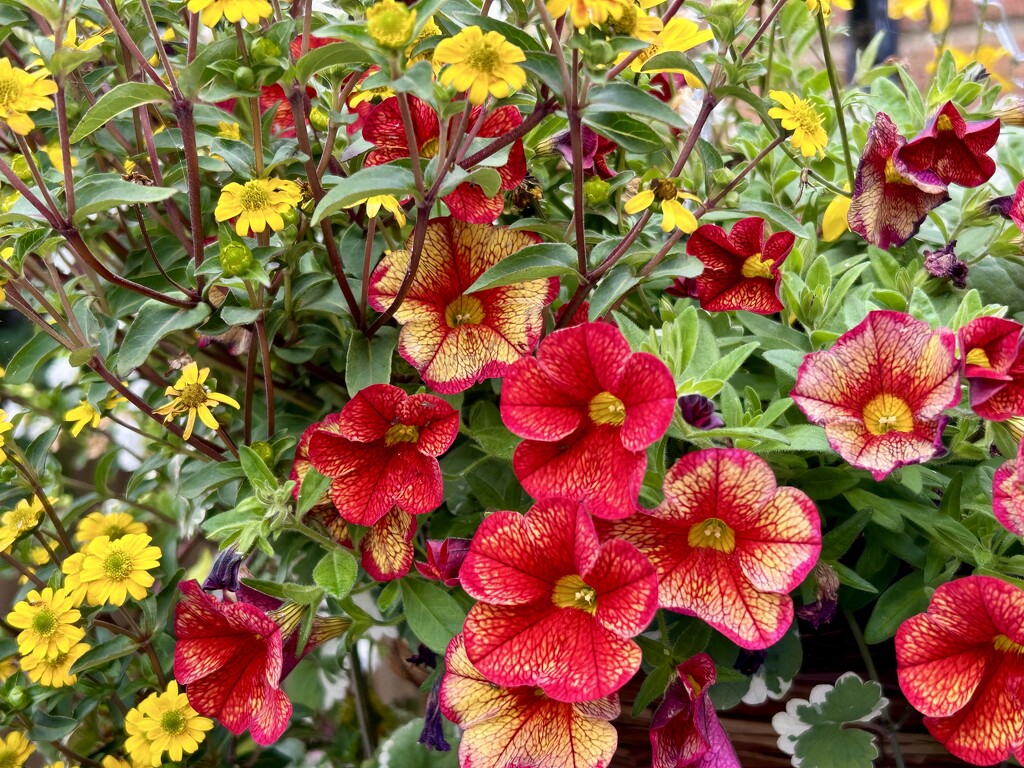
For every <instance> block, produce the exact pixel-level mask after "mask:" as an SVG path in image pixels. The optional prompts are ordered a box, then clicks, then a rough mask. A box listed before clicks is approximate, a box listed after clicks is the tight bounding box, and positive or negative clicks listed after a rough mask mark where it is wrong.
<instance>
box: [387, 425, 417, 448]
mask: <svg viewBox="0 0 1024 768" xmlns="http://www.w3.org/2000/svg"><path fill="white" fill-rule="evenodd" d="M419 439H420V431H419V430H418V429H416V427H414V426H413V425H412V424H395V426H393V427H392V428H391V429H389V430H388V431H387V432H386V433H385V434H384V445H387V446H392V445H395V444H396V443H415V442H416V441H417V440H419Z"/></svg>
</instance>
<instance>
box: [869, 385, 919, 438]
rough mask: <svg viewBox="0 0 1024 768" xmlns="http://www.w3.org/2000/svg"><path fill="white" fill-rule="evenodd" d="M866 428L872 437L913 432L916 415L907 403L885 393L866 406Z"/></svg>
mask: <svg viewBox="0 0 1024 768" xmlns="http://www.w3.org/2000/svg"><path fill="white" fill-rule="evenodd" d="M864 426H865V427H866V428H867V430H868V432H870V433H871V434H872V435H884V434H887V433H889V432H913V431H914V414H913V413H912V412H911V410H910V406H909V405H907V403H906V401H904V400H902V399H900V398H898V397H896V395H890V394H888V393H883V394H881V395H878V396H877V397H875V398H874V399H873V400H872V401H871V402H870V403H868V404H867V405H865V406H864Z"/></svg>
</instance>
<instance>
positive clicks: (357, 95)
mask: <svg viewBox="0 0 1024 768" xmlns="http://www.w3.org/2000/svg"><path fill="white" fill-rule="evenodd" d="M394 95H395V92H394V91H393V90H392V89H391V88H389V87H388V86H386V85H378V86H377V87H376V88H367V89H366V90H363V89H362V88H360V87H359V85H358V84H357V85H356V86H355V87H354V88H353V89H352V93H351V95H350V96H349V97H348V105H349V107H355V106H356V105H358V104H360V103H362V102H364V101H373V100H374V99H380V100H381V101H384V100H385V99H390V98H391V97H392V96H394Z"/></svg>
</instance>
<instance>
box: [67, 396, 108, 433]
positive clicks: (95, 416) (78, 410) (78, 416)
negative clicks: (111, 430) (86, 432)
mask: <svg viewBox="0 0 1024 768" xmlns="http://www.w3.org/2000/svg"><path fill="white" fill-rule="evenodd" d="M64 421H70V422H74V425H73V426H72V427H71V436H72V437H78V435H79V434H80V433H81V432H82V430H83V429H85V428H86V427H87V426H89V425H90V424H91V425H92V428H93V429H96V427H98V426H99V425H100V412H99V411H97V410H96V409H95V408H94V407H93V406H92V404H91V403H90V402H89V401H88V400H80V401H79V403H78V405H76V406H75V407H74V408H72V409H71V410H69V411H68V412H67V413H65V414H64Z"/></svg>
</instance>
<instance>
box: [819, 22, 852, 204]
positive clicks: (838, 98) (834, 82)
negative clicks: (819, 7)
mask: <svg viewBox="0 0 1024 768" xmlns="http://www.w3.org/2000/svg"><path fill="white" fill-rule="evenodd" d="M814 16H815V19H816V20H817V22H818V36H819V37H820V38H821V51H822V53H823V54H824V55H825V68H826V69H827V70H828V84H829V87H830V88H831V89H832V101H833V102H835V106H836V122H837V123H838V124H839V137H840V139H841V140H842V142H843V158H844V159H845V160H846V175H847V177H848V179H849V182H850V189H853V184H854V178H855V173H854V170H853V157H852V156H851V154H850V137H849V136H848V135H847V133H846V116H845V113H844V109H843V93H842V90H841V88H840V84H839V73H838V71H837V70H836V62H835V60H834V59H833V58H832V49H831V48H830V47H829V42H828V27H826V26H825V18H824V17H823V16H822V15H821V12H820V11H819V12H818V13H816V14H815V15H814Z"/></svg>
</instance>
